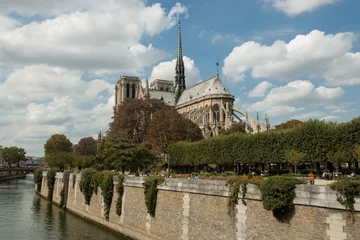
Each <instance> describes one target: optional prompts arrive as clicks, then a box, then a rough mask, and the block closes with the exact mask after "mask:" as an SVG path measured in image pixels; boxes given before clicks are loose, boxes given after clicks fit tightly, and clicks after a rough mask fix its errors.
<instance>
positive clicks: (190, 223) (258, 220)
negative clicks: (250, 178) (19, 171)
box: [41, 173, 360, 240]
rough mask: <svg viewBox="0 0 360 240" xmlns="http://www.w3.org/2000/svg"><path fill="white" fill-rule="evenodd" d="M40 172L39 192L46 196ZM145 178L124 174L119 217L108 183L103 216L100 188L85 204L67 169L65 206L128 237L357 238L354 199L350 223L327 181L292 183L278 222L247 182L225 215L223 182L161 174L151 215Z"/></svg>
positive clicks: (61, 182)
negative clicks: (290, 202)
mask: <svg viewBox="0 0 360 240" xmlns="http://www.w3.org/2000/svg"><path fill="white" fill-rule="evenodd" d="M44 175H45V176H44V177H43V187H42V191H41V195H43V196H47V192H48V191H47V180H46V174H44ZM145 179H146V177H134V176H127V177H126V179H125V182H124V186H125V188H124V195H123V196H122V211H121V212H122V213H121V215H120V216H118V215H117V214H116V209H115V206H116V204H117V199H118V197H119V196H118V193H117V191H116V186H115V187H114V196H113V201H112V204H111V209H110V217H109V221H107V220H106V219H105V217H104V202H103V199H102V194H101V189H100V188H99V189H98V193H97V194H93V196H92V198H91V202H90V205H86V204H85V199H84V195H83V193H82V192H81V191H80V187H79V183H80V180H81V174H70V176H69V178H68V191H67V209H68V210H69V211H72V212H74V213H76V214H78V215H80V216H82V217H85V218H87V219H90V220H92V221H93V222H95V223H98V224H101V225H103V226H106V227H108V228H110V229H112V230H114V231H118V232H120V233H122V234H124V235H127V236H130V237H132V238H134V239H153V240H162V239H164V240H165V239H179V240H180V239H184V240H187V239H189V240H190V239H207V240H208V239H209V240H217V239H233V240H272V239H274V240H288V239H289V236H291V238H292V239H294V240H307V239H319V240H320V239H321V240H322V239H323V240H329V239H336V240H339V239H341V240H343V239H344V240H345V239H346V240H359V238H358V236H360V213H359V211H360V207H359V203H360V201H359V198H357V199H356V204H355V210H356V211H357V212H355V213H354V219H355V222H353V221H352V218H351V217H349V214H348V212H347V211H344V210H343V209H344V208H343V206H342V205H340V204H339V203H338V202H337V200H336V193H335V192H334V191H332V190H331V189H330V188H329V187H328V186H317V185H298V186H297V187H296V190H295V191H296V198H295V200H294V203H295V211H294V215H293V216H291V217H290V218H288V219H286V221H279V220H277V219H276V218H275V217H274V216H273V214H272V212H271V211H266V210H265V209H264V208H263V206H262V202H261V192H260V190H259V189H258V188H257V186H255V185H252V184H249V185H248V186H247V194H246V200H245V202H246V205H243V204H242V201H241V200H240V199H239V201H238V204H237V205H236V207H235V214H234V215H229V214H228V195H229V191H228V186H226V182H225V181H215V180H202V179H175V178H166V179H165V183H164V184H162V185H159V186H158V195H157V205H156V212H155V217H151V216H150V215H149V214H148V213H147V209H146V205H145V196H144V189H143V182H144V180H145ZM114 180H116V179H114ZM65 182H66V180H65V179H64V176H63V175H62V174H61V173H58V174H56V182H55V189H54V193H53V194H54V195H53V199H54V202H56V203H58V202H59V201H60V193H61V190H62V189H63V188H64V186H65V185H66V184H65ZM115 184H116V182H115ZM241 195H242V194H241V193H240V194H239V198H240V197H241Z"/></svg>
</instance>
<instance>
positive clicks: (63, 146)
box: [44, 134, 73, 157]
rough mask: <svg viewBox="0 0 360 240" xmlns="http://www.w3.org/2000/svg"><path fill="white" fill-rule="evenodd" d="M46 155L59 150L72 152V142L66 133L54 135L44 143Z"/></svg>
mask: <svg viewBox="0 0 360 240" xmlns="http://www.w3.org/2000/svg"><path fill="white" fill-rule="evenodd" d="M44 149H45V157H46V156H49V155H51V154H54V153H58V152H72V151H73V149H72V143H71V142H70V140H69V139H67V137H66V136H65V135H64V134H54V135H52V136H51V137H50V138H49V139H48V140H47V141H46V143H45V145H44Z"/></svg>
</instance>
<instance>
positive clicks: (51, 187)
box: [46, 168, 59, 202]
mask: <svg viewBox="0 0 360 240" xmlns="http://www.w3.org/2000/svg"><path fill="white" fill-rule="evenodd" d="M58 171H59V169H57V168H51V169H50V170H49V171H48V172H47V175H46V179H47V183H48V189H49V191H48V196H47V199H48V200H49V201H50V202H52V199H53V192H54V185H55V177H56V172H58Z"/></svg>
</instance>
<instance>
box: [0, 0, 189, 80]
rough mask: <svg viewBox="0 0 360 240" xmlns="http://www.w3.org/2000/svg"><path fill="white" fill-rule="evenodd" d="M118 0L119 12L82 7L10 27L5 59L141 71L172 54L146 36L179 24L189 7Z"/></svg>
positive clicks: (0, 39) (3, 44) (1, 39)
mask: <svg viewBox="0 0 360 240" xmlns="http://www.w3.org/2000/svg"><path fill="white" fill-rule="evenodd" d="M123 2H126V4H124V3H123ZM99 3H100V2H99ZM117 3H118V4H119V5H118V6H114V8H115V9H117V11H113V9H112V8H111V7H109V9H112V10H111V11H109V12H101V11H100V10H98V9H96V10H97V11H82V12H79V11H76V12H71V13H67V14H62V15H59V16H57V17H55V18H49V19H45V20H43V21H39V22H32V23H30V24H27V25H24V26H21V27H17V28H13V29H11V30H8V31H5V32H3V34H2V35H1V36H0V49H2V51H0V58H1V59H3V61H6V62H11V63H18V64H27V63H29V62H30V63H37V64H51V65H54V66H62V67H67V68H75V69H79V70H82V71H95V72H96V71H102V72H103V71H108V72H110V71H114V72H129V73H138V72H139V71H141V70H142V69H143V68H144V67H145V66H152V65H153V64H155V63H156V62H158V61H159V60H161V59H163V58H164V57H165V56H167V55H166V53H165V52H163V51H161V50H159V49H156V48H154V47H153V46H152V45H148V46H144V45H143V44H141V43H140V40H141V38H142V37H143V35H145V34H147V35H150V36H153V35H156V34H159V33H161V32H163V31H164V30H166V29H169V28H171V27H172V26H174V25H175V24H176V16H177V13H187V8H186V7H184V6H182V5H180V4H176V5H175V6H174V7H173V8H172V9H171V10H170V12H169V13H167V12H166V10H165V9H163V8H162V7H161V5H160V4H153V5H151V6H145V4H144V3H143V2H142V1H115V2H114V1H111V4H117ZM101 4H103V3H102V2H101ZM94 10H95V9H94ZM134 16H136V18H134ZM129 19H131V21H130V22H129ZM114 29H117V30H114ZM119 29H121V30H119Z"/></svg>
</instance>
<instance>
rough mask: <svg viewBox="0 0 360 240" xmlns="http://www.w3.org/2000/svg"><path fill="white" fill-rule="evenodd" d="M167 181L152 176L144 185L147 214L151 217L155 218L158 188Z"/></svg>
mask: <svg viewBox="0 0 360 240" xmlns="http://www.w3.org/2000/svg"><path fill="white" fill-rule="evenodd" d="M164 181H165V180H164V179H163V178H162V177H159V176H150V177H147V178H146V180H145V182H144V183H143V185H144V187H145V190H144V194H145V204H146V208H147V212H148V213H149V214H150V216H152V217H155V210H156V200H157V191H158V189H157V186H158V185H159V184H161V183H163V182H164Z"/></svg>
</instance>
